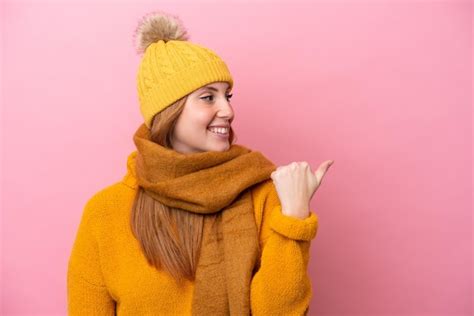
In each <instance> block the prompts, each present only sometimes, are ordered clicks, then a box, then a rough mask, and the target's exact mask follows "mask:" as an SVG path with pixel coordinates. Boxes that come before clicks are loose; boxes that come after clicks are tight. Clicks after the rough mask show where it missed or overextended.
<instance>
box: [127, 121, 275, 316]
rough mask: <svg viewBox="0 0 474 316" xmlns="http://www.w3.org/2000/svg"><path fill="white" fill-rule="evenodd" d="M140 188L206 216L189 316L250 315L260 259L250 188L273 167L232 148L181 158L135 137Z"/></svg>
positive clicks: (141, 133)
mask: <svg viewBox="0 0 474 316" xmlns="http://www.w3.org/2000/svg"><path fill="white" fill-rule="evenodd" d="M133 138H134V142H135V144H136V147H137V152H138V153H137V157H136V173H137V180H138V184H139V185H140V186H141V187H143V189H144V190H145V191H146V192H147V193H148V194H149V195H150V196H152V197H153V198H154V199H156V200H158V201H159V202H161V203H163V204H164V205H167V206H169V207H174V208H179V209H182V210H184V211H188V212H194V213H199V214H203V215H209V216H204V227H203V239H202V244H201V255H200V257H199V261H198V267H197V270H196V279H195V290H194V295H193V302H192V313H193V315H206V316H208V315H213V316H215V315H249V314H250V281H251V278H252V276H253V269H254V266H255V263H256V260H257V256H258V254H259V243H258V235H257V227H256V224H255V217H254V210H253V203H252V197H251V193H250V187H252V186H253V185H255V184H257V183H259V182H261V181H264V180H267V179H269V178H270V175H271V173H272V172H273V171H274V170H275V169H276V166H275V165H274V164H273V163H272V162H271V161H269V160H268V159H267V158H265V157H264V156H263V155H262V154H261V153H260V152H258V151H251V150H250V149H248V148H246V147H244V146H241V145H237V144H233V145H231V146H230V148H229V150H227V151H225V152H218V151H206V152H199V153H192V154H182V153H179V152H177V151H175V150H172V149H168V148H166V147H164V146H161V145H159V144H157V143H155V142H153V141H151V140H150V130H149V129H148V127H146V125H145V124H142V125H141V126H140V127H139V128H138V130H137V131H136V132H135V134H134V137H133Z"/></svg>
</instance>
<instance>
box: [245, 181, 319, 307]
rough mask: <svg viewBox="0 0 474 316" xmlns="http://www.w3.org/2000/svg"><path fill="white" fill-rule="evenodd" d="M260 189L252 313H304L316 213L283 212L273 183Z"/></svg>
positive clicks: (251, 295)
mask: <svg viewBox="0 0 474 316" xmlns="http://www.w3.org/2000/svg"><path fill="white" fill-rule="evenodd" d="M263 191H264V192H262V193H261V194H263V195H264V196H265V199H264V202H263V204H262V205H261V207H257V209H256V212H257V213H256V217H257V225H258V226H259V227H260V229H259V234H260V244H261V249H262V253H261V259H260V261H259V267H258V270H257V272H256V273H255V275H254V276H253V279H252V282H251V288H250V304H251V310H252V315H254V316H259V315H262V316H263V315H306V313H307V312H308V309H309V304H310V300H311V297H312V288H311V280H310V278H309V275H308V273H307V267H308V261H309V249H310V243H311V240H312V239H313V238H314V237H315V236H316V232H317V228H318V217H317V215H316V214H314V213H313V212H310V213H309V216H308V217H307V218H305V219H299V218H295V217H292V216H287V215H283V213H282V211H281V204H280V201H279V198H278V195H277V192H276V190H275V187H274V185H273V183H272V182H267V183H266V184H265V188H264V189H263Z"/></svg>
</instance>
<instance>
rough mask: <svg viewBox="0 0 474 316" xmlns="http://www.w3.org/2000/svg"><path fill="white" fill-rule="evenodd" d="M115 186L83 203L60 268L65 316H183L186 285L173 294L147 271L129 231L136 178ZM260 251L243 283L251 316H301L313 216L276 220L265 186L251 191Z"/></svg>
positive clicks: (188, 298) (274, 201)
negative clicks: (64, 280) (65, 268)
mask: <svg viewBox="0 0 474 316" xmlns="http://www.w3.org/2000/svg"><path fill="white" fill-rule="evenodd" d="M132 167H133V161H132V157H131V156H129V158H128V160H127V173H126V175H125V176H124V177H123V178H122V180H121V181H119V182H117V183H114V184H112V185H110V186H108V187H106V188H104V189H102V190H100V191H99V192H97V193H96V194H94V195H93V196H92V197H91V198H90V199H89V200H88V201H87V203H86V205H85V207H84V210H83V213H82V217H81V221H80V224H79V227H78V230H77V232H76V238H75V241H74V244H73V247H72V252H71V255H70V258H69V262H68V272H67V302H68V315H81V316H82V315H91V316H92V315H130V316H131V315H191V302H192V295H193V289H194V284H193V283H192V282H189V281H188V282H187V283H186V284H185V285H184V286H183V287H179V286H178V285H177V284H176V283H175V281H174V279H172V278H171V277H170V276H169V275H168V274H166V273H165V272H163V271H159V270H156V269H155V268H153V267H151V266H150V265H148V263H147V262H146V259H145V257H144V255H143V254H142V253H141V251H140V247H139V244H138V241H137V240H135V239H134V237H133V235H132V233H131V231H130V227H129V215H130V210H131V205H132V202H133V198H134V196H135V192H136V189H137V181H136V178H135V177H134V176H133V175H132V173H131V172H130V170H131V168H132ZM252 200H253V204H254V207H255V221H256V224H257V228H258V233H259V242H260V246H261V255H260V260H259V261H258V262H257V266H256V273H255V274H254V276H253V278H252V282H251V290H250V303H251V313H252V315H257V316H260V315H261V316H263V315H305V314H306V313H308V307H309V303H310V300H311V297H312V289H311V281H310V279H309V276H308V273H307V267H308V261H309V249H310V243H311V240H312V239H313V238H314V237H315V236H316V232H317V227H318V217H317V215H316V214H314V213H313V212H311V213H310V216H309V217H308V218H306V219H298V218H295V217H291V216H286V215H283V214H282V213H281V204H280V201H279V199H278V194H277V192H276V190H275V187H274V185H273V181H272V180H266V181H264V182H261V183H260V184H258V185H256V186H255V188H254V189H253V190H252Z"/></svg>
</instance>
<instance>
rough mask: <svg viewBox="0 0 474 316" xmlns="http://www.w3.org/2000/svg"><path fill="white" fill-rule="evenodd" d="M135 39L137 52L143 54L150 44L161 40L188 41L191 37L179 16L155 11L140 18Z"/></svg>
mask: <svg viewBox="0 0 474 316" xmlns="http://www.w3.org/2000/svg"><path fill="white" fill-rule="evenodd" d="M133 39H134V42H135V48H136V51H137V53H139V54H141V53H144V52H145V50H146V48H147V47H148V46H149V45H151V44H152V43H155V42H158V41H159V40H163V41H165V42H166V41H169V40H179V41H186V40H188V39H189V37H188V34H187V31H186V29H185V28H184V26H183V24H182V22H181V20H180V19H179V17H178V16H176V15H171V14H168V13H165V12H163V11H154V12H151V13H148V14H146V15H144V16H143V17H142V18H141V19H140V21H139V23H138V26H137V28H136V29H135V32H134V35H133Z"/></svg>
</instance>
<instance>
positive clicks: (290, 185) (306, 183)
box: [270, 160, 334, 219]
mask: <svg viewBox="0 0 474 316" xmlns="http://www.w3.org/2000/svg"><path fill="white" fill-rule="evenodd" d="M333 163H334V160H326V161H325V162H323V163H322V164H321V165H320V166H319V168H318V170H316V172H315V173H313V172H312V171H311V167H310V166H309V164H308V163H307V162H306V161H302V162H292V163H290V164H289V165H286V166H280V167H278V168H277V169H276V170H275V171H273V172H272V174H271V176H270V177H271V178H272V180H273V183H274V185H275V188H276V191H277V193H278V197H279V198H280V202H281V209H282V213H283V214H284V215H289V216H294V217H297V218H300V219H305V218H307V217H308V216H309V208H310V207H309V203H310V201H311V198H312V197H313V195H314V193H315V192H316V189H317V188H318V187H319V185H320V184H321V182H322V179H323V177H324V175H325V174H326V172H327V170H328V169H329V167H330V166H331V165H332V164H333Z"/></svg>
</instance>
